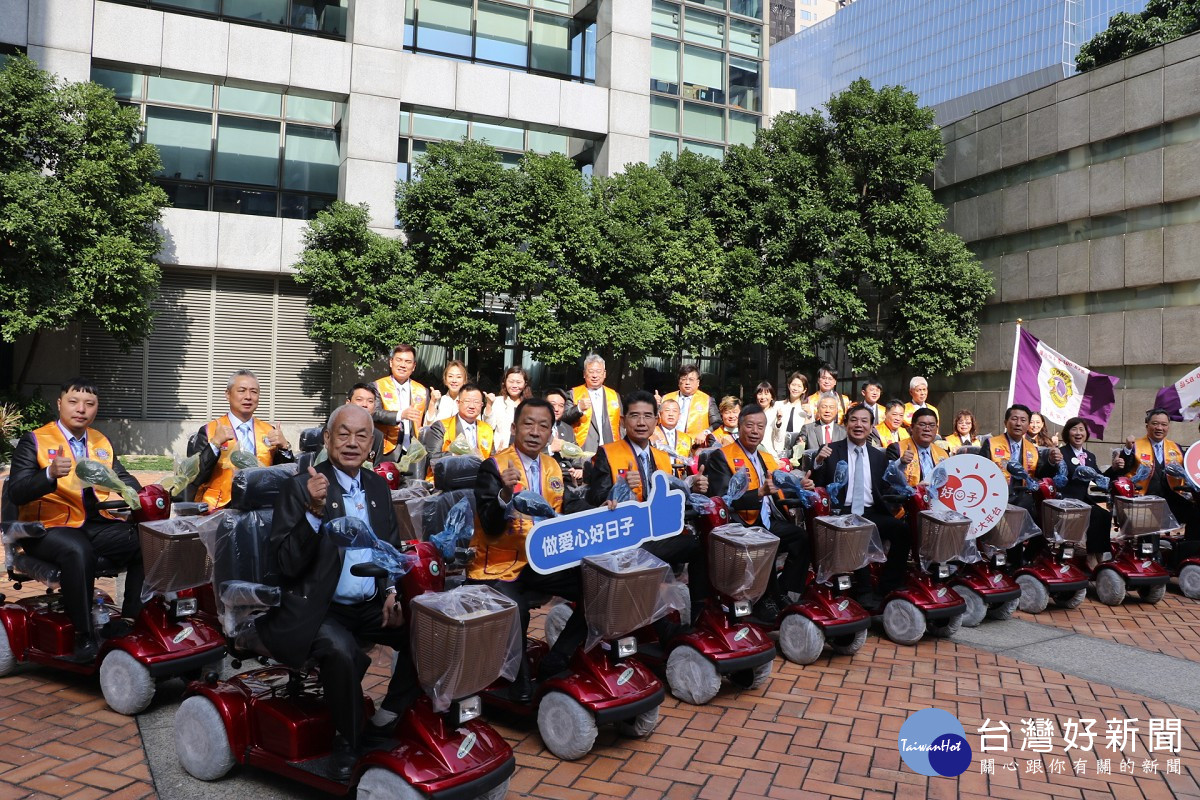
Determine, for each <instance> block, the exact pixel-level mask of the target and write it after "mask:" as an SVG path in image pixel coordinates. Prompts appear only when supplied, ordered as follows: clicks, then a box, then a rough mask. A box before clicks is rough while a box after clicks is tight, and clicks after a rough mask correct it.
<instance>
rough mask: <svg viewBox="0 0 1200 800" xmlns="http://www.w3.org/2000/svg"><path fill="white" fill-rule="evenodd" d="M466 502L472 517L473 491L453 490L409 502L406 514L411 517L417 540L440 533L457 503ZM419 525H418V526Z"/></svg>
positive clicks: (473, 510)
mask: <svg viewBox="0 0 1200 800" xmlns="http://www.w3.org/2000/svg"><path fill="white" fill-rule="evenodd" d="M461 500H466V501H467V503H468V504H469V505H470V507H471V514H472V516H473V515H474V514H475V490H474V489H454V490H453V491H449V492H443V493H441V494H435V495H432V496H430V497H422V498H416V499H414V500H409V501H408V504H407V510H408V513H409V514H411V515H412V517H413V521H414V527H415V528H416V529H417V538H418V539H428V538H429V536H430V535H431V534H434V533H440V532H441V531H442V530H444V529H445V528H446V517H447V516H448V515H449V514H450V510H451V509H452V508H454V507H455V506H456V505H458V503H459V501H461ZM418 523H419V524H418Z"/></svg>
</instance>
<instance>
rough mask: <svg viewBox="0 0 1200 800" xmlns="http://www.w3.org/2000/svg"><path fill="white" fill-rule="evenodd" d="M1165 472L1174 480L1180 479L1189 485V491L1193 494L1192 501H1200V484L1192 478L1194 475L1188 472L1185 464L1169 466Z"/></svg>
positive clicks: (1165, 468)
mask: <svg viewBox="0 0 1200 800" xmlns="http://www.w3.org/2000/svg"><path fill="white" fill-rule="evenodd" d="M1163 471H1164V472H1165V473H1167V475H1169V476H1171V477H1172V478H1179V479H1180V480H1182V481H1183V482H1184V483H1186V484H1187V488H1188V490H1189V491H1190V492H1191V493H1192V499H1193V500H1196V501H1200V496H1197V495H1200V483H1196V480H1195V479H1194V478H1193V477H1192V474H1191V473H1190V472H1188V471H1187V467H1185V466H1184V465H1183V464H1167V465H1166V467H1164V468H1163Z"/></svg>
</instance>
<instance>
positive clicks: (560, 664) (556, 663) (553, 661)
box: [538, 650, 571, 681]
mask: <svg viewBox="0 0 1200 800" xmlns="http://www.w3.org/2000/svg"><path fill="white" fill-rule="evenodd" d="M570 663H571V660H570V659H569V658H568V657H566V656H563V655H559V654H558V653H555V652H554V651H553V650H552V651H550V652H549V653H547V654H546V656H545V657H544V658H543V659H542V662H541V663H540V664H538V680H539V681H547V680H550V679H551V678H553V677H554V676H556V675H559V674H561V673H563V672H566V671H567V669H568V667H569V666H570Z"/></svg>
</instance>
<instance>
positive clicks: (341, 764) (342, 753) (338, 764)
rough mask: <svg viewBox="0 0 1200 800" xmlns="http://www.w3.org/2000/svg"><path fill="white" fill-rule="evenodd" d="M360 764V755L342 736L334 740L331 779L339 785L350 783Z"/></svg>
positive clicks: (331, 754) (330, 763) (330, 765)
mask: <svg viewBox="0 0 1200 800" xmlns="http://www.w3.org/2000/svg"><path fill="white" fill-rule="evenodd" d="M357 763H358V754H357V753H355V752H354V748H353V747H352V746H351V745H350V743H349V742H347V741H346V740H345V739H343V738H342V737H341V736H338V737H336V738H335V739H334V740H333V752H332V753H330V754H329V777H330V778H332V779H333V780H335V781H338V782H339V783H348V782H349V781H350V778H351V777H353V776H354V765H355V764H357Z"/></svg>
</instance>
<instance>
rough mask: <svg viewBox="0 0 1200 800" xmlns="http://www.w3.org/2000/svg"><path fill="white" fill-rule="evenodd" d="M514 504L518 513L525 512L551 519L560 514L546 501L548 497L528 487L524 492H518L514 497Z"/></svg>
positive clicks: (539, 517) (529, 514)
mask: <svg viewBox="0 0 1200 800" xmlns="http://www.w3.org/2000/svg"><path fill="white" fill-rule="evenodd" d="M512 504H513V508H514V509H515V510H516V511H517V513H518V514H524V515H525V516H527V517H533V518H535V519H549V518H550V517H557V516H558V514H557V513H555V511H554V507H553V506H551V505H550V503H548V502H547V501H546V498H544V497H542V496H541V495H540V494H538V493H537V492H531V491H529V490H528V489H526V490H525V491H523V492H517V494H516V495H515V496H514V497H513V499H512Z"/></svg>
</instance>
